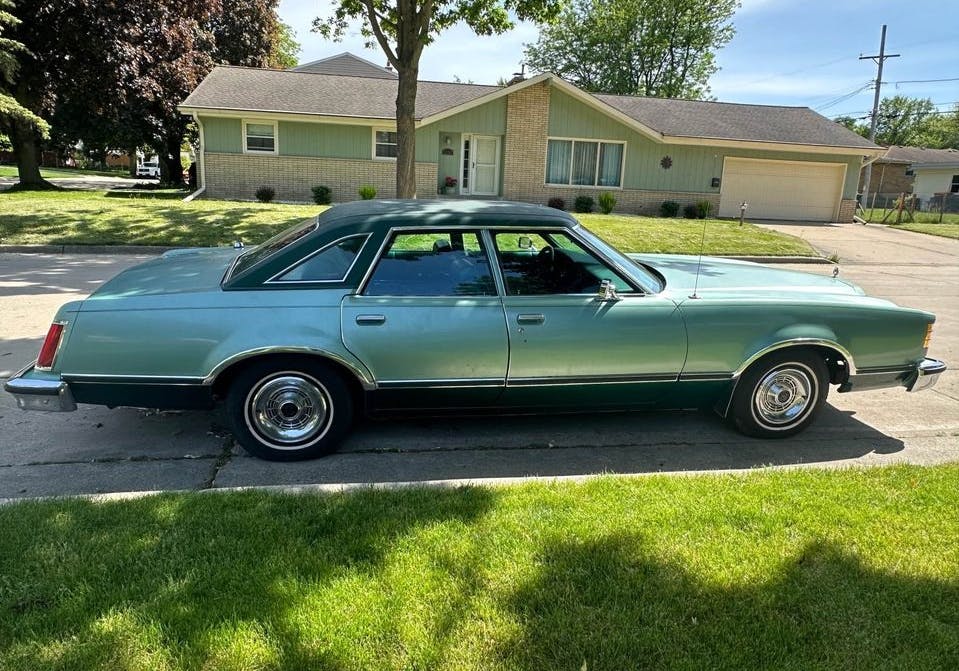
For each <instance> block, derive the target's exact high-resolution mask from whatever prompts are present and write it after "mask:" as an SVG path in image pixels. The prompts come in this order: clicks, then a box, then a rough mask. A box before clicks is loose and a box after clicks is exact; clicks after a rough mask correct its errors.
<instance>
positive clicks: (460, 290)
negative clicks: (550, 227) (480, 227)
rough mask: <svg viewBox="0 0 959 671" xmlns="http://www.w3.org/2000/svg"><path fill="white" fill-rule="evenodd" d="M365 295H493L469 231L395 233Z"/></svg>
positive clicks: (486, 266) (477, 245)
mask: <svg viewBox="0 0 959 671" xmlns="http://www.w3.org/2000/svg"><path fill="white" fill-rule="evenodd" d="M363 293H364V294H365V295H367V296H495V295H496V287H495V285H494V284H493V276H492V273H491V272H490V267H489V261H488V259H487V256H486V251H485V250H484V249H483V246H482V244H481V243H480V240H479V236H478V235H477V234H476V233H472V232H462V231H435V232H425V233H424V232H416V233H395V234H394V235H393V237H392V238H391V239H390V241H389V243H388V244H387V245H386V247H385V249H384V250H383V254H382V256H380V259H379V261H378V262H377V264H376V267H375V268H374V270H373V274H372V276H371V277H370V281H369V282H368V283H367V285H366V289H365V290H364V292H363Z"/></svg>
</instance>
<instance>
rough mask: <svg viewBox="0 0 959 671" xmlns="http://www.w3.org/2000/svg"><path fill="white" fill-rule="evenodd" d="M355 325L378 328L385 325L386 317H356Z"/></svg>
mask: <svg viewBox="0 0 959 671" xmlns="http://www.w3.org/2000/svg"><path fill="white" fill-rule="evenodd" d="M356 323H357V324H359V325H360V326H379V325H380V324H385V323H386V315H356Z"/></svg>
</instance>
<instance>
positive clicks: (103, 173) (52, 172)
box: [0, 165, 130, 179]
mask: <svg viewBox="0 0 959 671" xmlns="http://www.w3.org/2000/svg"><path fill="white" fill-rule="evenodd" d="M40 175H41V176H42V177H43V178H44V179H49V178H51V177H83V176H84V175H97V176H99V177H118V178H123V177H129V176H130V171H129V170H128V169H127V168H117V169H116V170H81V169H79V168H40ZM0 177H17V178H19V177H20V173H19V172H18V171H17V166H15V165H0Z"/></svg>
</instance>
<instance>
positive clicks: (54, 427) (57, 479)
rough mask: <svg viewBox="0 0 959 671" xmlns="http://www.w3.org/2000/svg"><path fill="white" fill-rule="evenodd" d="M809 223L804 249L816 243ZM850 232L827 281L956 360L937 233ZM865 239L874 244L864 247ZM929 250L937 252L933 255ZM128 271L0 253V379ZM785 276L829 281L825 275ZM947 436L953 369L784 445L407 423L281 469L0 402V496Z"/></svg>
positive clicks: (165, 416) (599, 424)
mask: <svg viewBox="0 0 959 671" xmlns="http://www.w3.org/2000/svg"><path fill="white" fill-rule="evenodd" d="M819 228H820V227H816V229H817V231H816V232H810V233H808V235H807V239H810V240H812V237H811V236H812V235H814V234H815V235H819V234H820V232H819V231H818V229H819ZM859 230H861V227H860V229H851V230H848V231H847V230H846V229H842V228H840V229H839V230H838V231H833V232H829V233H822V234H823V235H834V234H840V235H841V236H847V235H849V236H852V237H849V238H847V239H848V240H849V241H850V252H849V255H850V256H852V255H853V253H855V254H856V255H859V258H862V259H864V260H863V261H858V262H857V261H855V260H852V259H850V261H848V262H847V263H844V264H843V265H842V271H841V272H842V273H843V276H844V277H847V278H849V279H851V280H852V281H854V282H857V283H859V284H860V285H862V286H863V287H864V288H865V289H866V290H867V291H868V292H869V293H871V294H874V295H878V296H883V297H887V298H890V299H892V300H894V301H896V302H898V303H900V304H902V305H909V306H915V307H920V308H924V309H928V310H931V311H933V312H936V313H937V314H938V316H939V321H938V323H937V325H936V332H935V335H934V337H933V345H932V351H931V355H932V356H937V357H939V358H942V359H945V360H946V361H947V362H950V363H952V364H953V365H956V364H959V296H957V289H956V287H959V263H957V258H959V257H957V255H955V254H954V253H952V252H950V251H948V249H947V248H946V246H945V245H943V243H942V241H940V240H939V239H937V238H936V239H933V238H928V237H927V236H922V235H920V234H912V233H905V232H901V231H888V232H885V233H882V232H878V230H877V231H873V230H872V229H871V228H867V229H866V231H867V233H866V236H870V237H867V238H865V239H862V238H855V237H854V236H855V233H857V232H859ZM790 232H792V231H790ZM892 234H895V235H897V236H906V237H904V238H900V239H899V243H898V244H893V248H894V249H895V250H896V251H897V255H896V256H895V257H894V258H895V260H894V261H892V262H882V263H877V262H875V261H873V260H870V259H873V258H874V255H873V254H872V252H870V250H869V249H868V248H869V247H870V245H873V244H875V245H883V244H889V243H886V242H885V241H884V240H885V238H884V237H880V236H886V235H892ZM871 236H876V237H875V243H873V242H872V241H871ZM836 239H838V238H836ZM813 244H814V245H817V246H818V243H817V242H816V241H813ZM941 249H947V251H945V252H941V253H940V252H939V251H937V250H941ZM853 250H855V251H854V252H853ZM919 250H922V251H919ZM877 253H878V252H877ZM927 253H928V254H929V256H927V255H926V254H927ZM933 255H938V256H935V258H933ZM840 256H844V254H843V252H842V250H840ZM139 260H142V257H141V258H137V257H130V256H126V255H116V256H74V255H64V256H52V255H27V254H22V255H21V254H6V255H3V254H0V315H2V317H0V376H4V375H9V372H10V371H11V370H14V369H16V368H17V367H18V366H20V365H21V364H22V363H23V362H25V361H27V360H29V359H31V358H33V357H34V356H35V355H36V352H37V350H38V349H39V346H40V342H41V340H42V338H43V334H44V333H45V331H46V328H47V326H48V324H49V321H50V319H51V318H52V316H53V313H54V311H55V309H56V307H57V306H58V305H59V304H60V303H62V302H64V301H67V300H71V299H73V298H76V297H81V296H83V295H85V294H86V293H89V291H90V290H91V289H92V288H93V287H94V286H96V284H97V283H99V282H100V281H102V280H104V279H106V278H108V277H110V276H111V275H113V274H114V273H116V272H118V271H119V270H121V269H122V268H124V267H127V266H129V265H132V264H133V263H136V262H138V261H139ZM796 269H799V270H805V271H811V272H820V273H828V272H831V267H830V266H799V267H797V268H796ZM957 437H959V375H957V374H956V373H955V372H953V371H950V372H948V373H946V375H944V376H943V378H942V379H941V380H940V383H939V385H938V386H937V387H936V388H935V389H933V390H932V391H928V392H924V393H921V394H907V393H906V392H905V391H904V390H901V389H896V390H884V391H879V392H871V393H865V394H847V395H839V394H835V393H834V394H833V395H832V396H831V397H830V406H829V407H827V408H826V411H825V412H824V413H823V416H822V417H821V418H820V420H819V422H818V423H817V424H816V425H815V426H814V427H813V428H811V429H810V430H809V431H807V432H805V433H804V434H802V435H801V436H798V437H796V438H794V439H790V440H787V441H762V440H752V439H747V438H743V437H742V436H740V435H738V434H736V433H734V432H732V431H731V430H729V429H727V428H726V427H725V426H724V425H723V424H722V423H721V422H720V421H719V420H718V418H716V417H714V416H712V415H709V414H705V413H692V412H660V413H641V414H599V415H591V416H558V417H545V418H544V417H535V418H534V417H502V418H497V419H496V421H490V420H489V419H488V418H486V419H483V418H481V419H469V418H467V419H463V418H452V419H451V418H445V419H439V420H428V419H418V420H406V421H395V422H390V423H381V422H373V423H366V424H363V425H362V426H361V427H360V428H359V429H358V431H357V432H356V433H355V434H354V435H353V436H352V437H351V438H350V439H349V440H348V441H347V442H346V444H345V445H344V446H343V448H342V450H341V451H340V452H339V453H337V454H336V455H333V456H331V457H327V458H325V459H320V460H316V461H312V462H303V463H296V464H274V463H269V462H264V461H260V460H257V459H253V458H250V457H247V456H246V455H245V454H244V453H242V452H241V451H239V450H237V449H236V448H235V447H234V446H233V443H232V440H231V439H230V437H229V436H228V434H227V433H226V432H225V431H224V430H223V428H222V423H221V421H220V418H219V417H218V416H217V414H216V413H205V412H183V413H180V412H163V413H158V412H155V411H145V410H136V409H125V408H121V409H117V410H108V409H105V408H99V407H93V406H81V410H80V411H78V412H76V413H65V414H41V413H25V412H21V411H20V410H18V409H17V408H16V407H15V405H14V403H13V402H12V398H11V397H10V396H9V395H8V394H3V393H0V498H17V497H28V496H43V495H59V494H76V493H97V492H121V491H154V490H162V489H203V488H211V487H233V486H246V485H313V484H331V485H334V484H338V483H356V482H404V481H432V480H449V479H469V480H475V479H482V478H523V477H529V476H550V477H557V476H558V477H565V476H569V477H582V476H588V475H590V474H597V473H607V472H614V473H630V474H642V473H653V472H698V471H714V472H715V471H729V470H739V469H751V468H757V467H764V466H783V467H793V466H808V465H824V466H848V465H878V464H887V463H893V462H900V461H905V462H910V463H919V464H933V463H942V462H946V461H953V460H956V459H959V447H957V445H959V438H957Z"/></svg>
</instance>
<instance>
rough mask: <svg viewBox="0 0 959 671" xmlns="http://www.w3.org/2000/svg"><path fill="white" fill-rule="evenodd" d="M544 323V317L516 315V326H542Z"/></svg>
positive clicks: (539, 315)
mask: <svg viewBox="0 0 959 671" xmlns="http://www.w3.org/2000/svg"><path fill="white" fill-rule="evenodd" d="M545 321H546V316H545V315H541V314H519V315H516V323H517V324H542V323H543V322H545Z"/></svg>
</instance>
